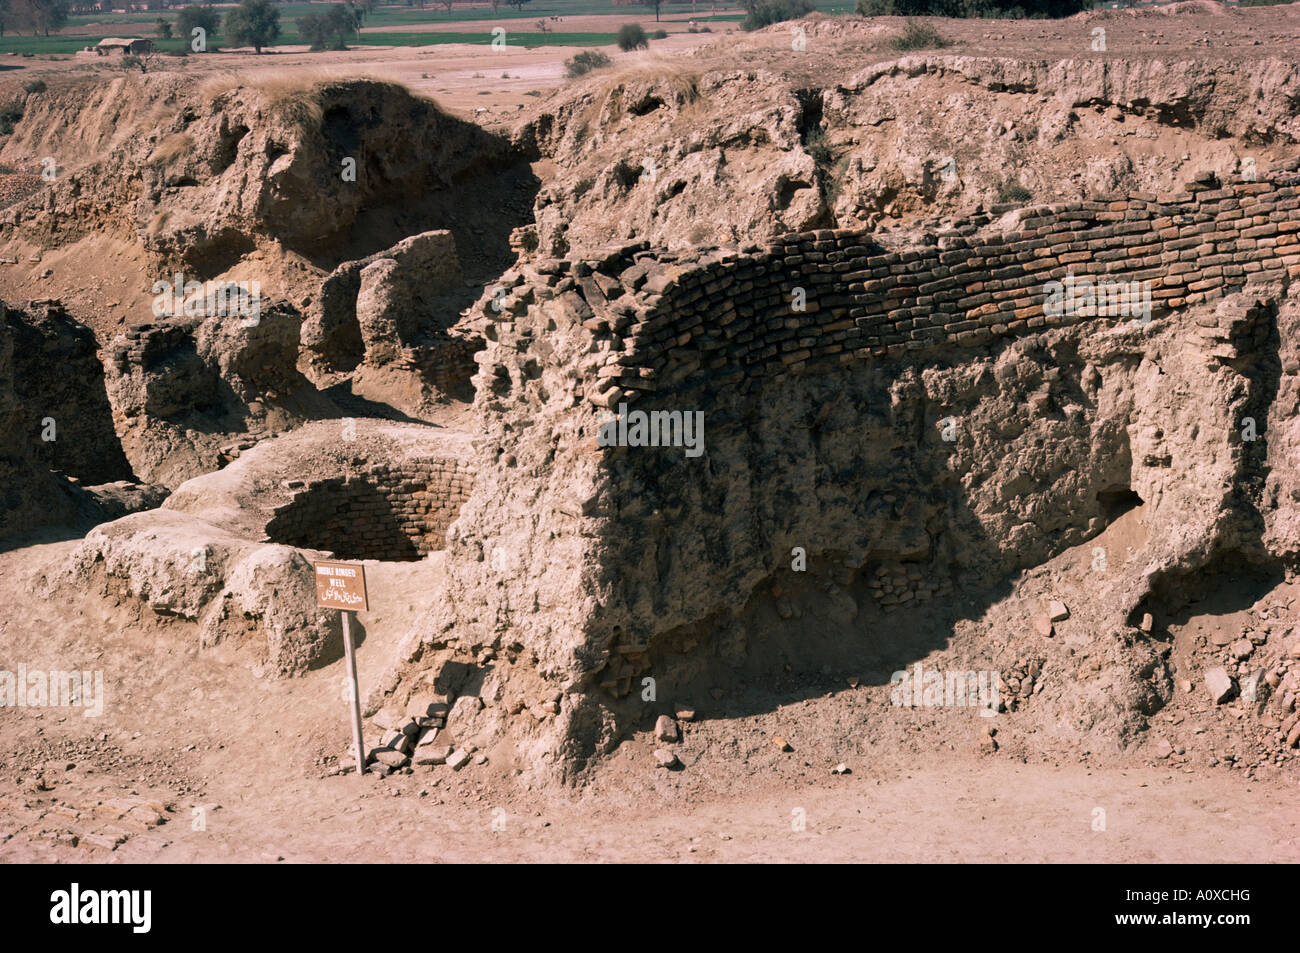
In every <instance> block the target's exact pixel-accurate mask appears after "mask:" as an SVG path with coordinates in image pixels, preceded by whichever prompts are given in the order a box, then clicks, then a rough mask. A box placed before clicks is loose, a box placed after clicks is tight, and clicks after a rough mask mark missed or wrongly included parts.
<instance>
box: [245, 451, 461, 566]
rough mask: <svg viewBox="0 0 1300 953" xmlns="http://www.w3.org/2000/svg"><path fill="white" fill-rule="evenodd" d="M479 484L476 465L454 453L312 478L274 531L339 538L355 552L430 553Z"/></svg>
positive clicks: (294, 537) (312, 540)
mask: <svg viewBox="0 0 1300 953" xmlns="http://www.w3.org/2000/svg"><path fill="white" fill-rule="evenodd" d="M473 485H474V481H473V476H472V475H471V473H470V471H469V470H468V468H467V467H466V466H465V465H464V464H463V463H461V462H460V461H458V460H454V459H431V460H421V461H407V462H404V463H402V464H400V465H384V464H378V465H376V466H374V467H372V468H371V469H370V471H369V472H368V473H367V474H366V475H364V476H350V477H329V478H326V479H320V480H311V481H308V482H307V483H306V484H305V485H304V486H303V487H302V488H301V489H300V490H298V491H297V492H295V494H294V496H293V498H292V499H291V500H290V501H289V502H287V503H284V504H283V505H281V506H279V507H277V508H276V509H275V511H274V515H273V518H272V520H271V522H270V523H268V525H267V533H268V535H270V536H271V537H272V538H274V539H277V540H280V541H283V542H285V543H287V544H289V545H294V546H302V547H304V548H318V547H319V546H320V545H321V541H323V540H333V541H336V542H335V546H334V548H335V549H336V550H337V551H338V552H340V553H346V554H347V556H348V557H349V558H364V559H405V558H409V557H410V555H411V553H412V552H414V553H417V554H419V555H425V554H427V553H429V552H432V551H434V550H438V549H442V548H443V546H444V545H445V542H446V532H447V528H448V527H449V526H450V525H451V524H452V522H453V521H454V520H455V519H456V516H457V514H458V513H459V512H460V508H461V506H462V505H463V504H464V502H465V501H466V500H467V499H469V495H470V492H471V491H472V490H473ZM394 529H397V530H399V531H400V532H401V536H398V537H395V536H394ZM402 537H405V539H406V540H407V541H408V542H407V543H405V544H403V543H402V542H400V540H401V539H402Z"/></svg>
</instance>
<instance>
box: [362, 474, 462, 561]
mask: <svg viewBox="0 0 1300 953" xmlns="http://www.w3.org/2000/svg"><path fill="white" fill-rule="evenodd" d="M370 474H371V476H370V481H371V483H372V484H374V485H376V486H378V487H381V488H383V489H384V490H385V492H386V495H387V497H388V501H389V503H390V504H391V505H392V508H393V513H394V515H395V516H396V517H397V522H398V525H399V526H400V527H401V529H402V532H403V533H405V534H406V535H407V536H408V537H409V538H410V540H411V542H412V543H413V544H414V546H415V548H416V550H417V551H418V552H419V553H420V555H424V554H426V553H430V552H433V551H434V550H439V549H442V548H443V547H444V546H445V545H446V536H447V528H448V527H449V526H451V524H452V523H453V522H454V521H455V519H456V516H457V514H459V513H460V508H461V506H462V505H464V503H465V501H466V500H468V499H469V496H470V493H471V492H472V491H473V489H474V478H473V475H472V474H471V472H470V470H469V468H468V467H466V466H465V465H464V464H463V463H462V462H461V461H459V460H455V459H437V460H420V461H406V462H404V463H402V464H400V465H391V466H386V465H384V464H377V465H376V466H374V467H372V468H371V471H370Z"/></svg>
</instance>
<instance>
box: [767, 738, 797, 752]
mask: <svg viewBox="0 0 1300 953" xmlns="http://www.w3.org/2000/svg"><path fill="white" fill-rule="evenodd" d="M772 743H773V744H774V745H776V749H777V750H778V751H793V750H794V748H792V747H790V742H788V741H786V740H785V739H784V738H782V737H781V736H780V735H777V736H776V737H775V738H773V739H772Z"/></svg>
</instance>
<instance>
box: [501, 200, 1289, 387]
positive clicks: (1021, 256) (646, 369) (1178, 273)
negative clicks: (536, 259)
mask: <svg viewBox="0 0 1300 953" xmlns="http://www.w3.org/2000/svg"><path fill="white" fill-rule="evenodd" d="M1298 184H1300V176H1297V175H1295V174H1287V175H1285V176H1281V177H1278V178H1276V179H1275V180H1273V181H1272V182H1250V183H1239V184H1235V185H1231V186H1226V187H1221V188H1219V187H1213V186H1210V185H1202V186H1198V185H1191V186H1189V187H1188V191H1186V192H1181V193H1177V194H1173V195H1164V196H1156V195H1152V194H1133V195H1129V196H1127V197H1125V198H1114V199H1100V200H1096V201H1090V202H1084V203H1078V204H1071V205H1052V206H1041V207H1034V208H1027V209H1024V210H1022V212H1021V214H1020V221H1019V225H1018V230H1017V231H1015V232H1014V233H1011V234H1005V235H998V234H974V230H973V229H969V228H967V229H964V230H957V231H952V232H946V233H941V234H938V235H936V236H933V238H932V241H933V244H929V245H923V246H921V247H918V248H914V249H911V250H906V251H885V250H883V249H880V248H879V247H877V246H875V245H874V244H873V243H872V241H871V239H870V237H869V235H868V234H867V233H865V232H860V231H850V230H820V231H815V232H811V233H805V234H797V235H790V236H786V237H784V238H783V239H781V240H779V241H778V242H775V243H773V244H771V245H769V246H768V247H767V248H766V249H765V250H763V251H759V250H757V249H755V250H753V251H751V252H748V253H746V252H744V251H736V252H727V253H714V254H711V255H707V256H702V257H700V258H698V259H693V260H685V261H677V260H674V259H672V258H670V257H661V258H659V259H653V258H650V257H648V256H639V257H638V261H637V263H636V264H634V265H632V266H631V267H627V268H623V269H622V270H620V271H618V273H617V280H616V281H615V282H611V281H610V280H609V277H613V276H612V275H611V276H609V277H606V276H605V275H604V274H601V271H600V269H601V263H600V262H576V263H572V264H571V265H569V263H561V266H562V267H561V271H569V270H571V271H572V273H573V275H574V277H573V278H569V279H563V280H561V281H559V282H557V283H556V284H555V286H554V289H553V290H552V289H551V288H546V289H542V291H541V295H540V296H541V297H543V298H545V297H547V296H548V295H549V294H552V293H553V292H560V291H562V290H563V293H564V294H568V295H577V296H578V297H580V298H581V299H583V300H582V301H581V302H579V304H580V305H584V306H585V308H586V311H587V312H589V313H590V314H591V317H590V318H589V319H588V321H587V322H586V324H587V326H588V327H589V328H591V329H592V330H594V331H596V332H597V335H598V336H600V335H601V334H602V333H603V334H606V335H612V336H613V337H614V338H615V339H618V340H617V341H616V345H615V347H614V348H612V349H611V360H609V361H608V363H607V364H606V365H605V366H604V367H603V368H602V369H601V370H600V372H599V375H598V382H597V384H596V386H595V388H594V394H593V395H592V399H593V402H594V403H596V404H598V405H600V406H613V405H614V404H616V403H618V402H619V401H629V402H630V401H634V400H635V399H636V398H637V397H638V396H641V395H645V394H652V393H654V392H656V391H661V390H666V389H671V388H673V387H675V386H677V385H679V384H681V383H683V382H684V381H686V380H687V379H688V378H693V377H694V378H696V379H703V380H706V381H707V382H708V383H709V384H710V385H711V386H729V385H733V384H737V383H740V384H743V385H745V386H749V385H752V384H754V383H756V381H757V380H758V379H759V378H762V377H769V376H775V375H780V374H783V373H793V372H798V371H800V370H802V369H804V368H806V367H808V366H810V365H814V364H826V363H834V364H849V363H853V362H855V361H860V360H870V359H872V358H879V357H885V356H894V355H898V354H901V353H904V352H910V351H924V350H927V349H932V348H938V347H952V346H956V347H971V346H979V345H982V344H986V343H988V342H991V341H993V340H995V339H997V338H1001V337H1006V336H1016V335H1021V334H1025V333H1029V332H1033V331H1034V330H1036V329H1039V328H1044V327H1048V326H1061V325H1067V324H1073V323H1077V322H1080V321H1086V320H1105V321H1112V322H1118V321H1128V320H1131V319H1130V318H1129V317H1127V316H1108V317H1100V318H1093V317H1085V316H1081V315H1079V314H1077V313H1070V312H1068V311H1067V312H1066V313H1062V314H1058V315H1053V314H1048V313H1045V310H1044V304H1045V302H1046V299H1047V296H1046V294H1045V292H1044V285H1045V284H1046V283H1047V282H1049V281H1054V280H1055V281H1060V280H1063V279H1064V278H1065V277H1066V275H1067V274H1068V273H1072V274H1073V275H1074V276H1075V277H1076V278H1079V277H1090V278H1093V279H1094V280H1106V281H1113V282H1150V285H1149V288H1150V293H1151V314H1152V316H1153V317H1154V318H1159V317H1160V316H1161V315H1162V314H1167V313H1169V312H1170V311H1176V310H1179V309H1182V308H1186V307H1188V306H1191V305H1196V304H1199V303H1202V302H1207V301H1212V300H1214V299H1216V298H1219V297H1222V296H1223V295H1224V294H1227V293H1229V292H1231V291H1233V290H1236V289H1239V288H1242V287H1244V286H1245V285H1246V283H1247V282H1248V281H1271V280H1277V281H1288V280H1289V279H1291V278H1296V277H1300V188H1298V187H1297V186H1298ZM566 265H567V266H568V267H565V266H566ZM611 270H612V269H611ZM593 279H598V280H594V281H593ZM800 288H802V289H803V290H804V294H805V296H806V309H805V310H804V311H802V312H800V311H796V310H794V308H793V307H792V302H793V301H794V300H795V295H796V289H800ZM566 289H567V290H566ZM629 292H631V293H629ZM515 294H516V297H518V296H519V294H520V292H519V291H516V292H515ZM504 319H506V320H508V319H509V313H508V312H507V313H506V314H505V315H504ZM495 320H502V317H497V318H495Z"/></svg>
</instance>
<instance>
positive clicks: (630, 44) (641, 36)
mask: <svg viewBox="0 0 1300 953" xmlns="http://www.w3.org/2000/svg"><path fill="white" fill-rule="evenodd" d="M649 45H650V41H649V40H648V39H646V35H645V30H643V29H641V25H640V24H639V23H624V24H623V25H622V26H621V27H619V28H618V48H619V49H620V50H622V51H623V52H624V53H630V52H632V51H633V50H644V49H645V48H646V47H648V46H649Z"/></svg>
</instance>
